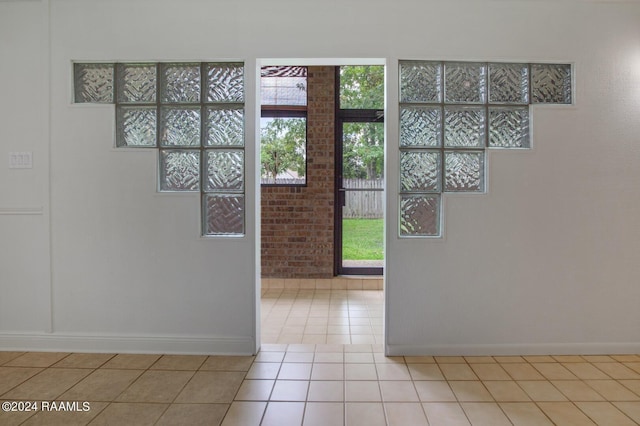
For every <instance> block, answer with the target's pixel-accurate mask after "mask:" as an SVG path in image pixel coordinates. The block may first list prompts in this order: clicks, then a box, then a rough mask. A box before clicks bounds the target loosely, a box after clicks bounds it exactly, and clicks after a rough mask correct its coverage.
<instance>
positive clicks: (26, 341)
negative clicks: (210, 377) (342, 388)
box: [0, 333, 255, 355]
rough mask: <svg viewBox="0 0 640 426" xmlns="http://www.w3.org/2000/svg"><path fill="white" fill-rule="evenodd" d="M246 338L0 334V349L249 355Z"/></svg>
mask: <svg viewBox="0 0 640 426" xmlns="http://www.w3.org/2000/svg"><path fill="white" fill-rule="evenodd" d="M254 348H255V341H254V339H253V338H250V337H246V338H243V337H238V338H235V337H219V336H210V337H209V336H193V337H188V336H187V337H182V336H111V335H76V334H58V333H52V334H46V333H43V334H20V333H0V351H37V352H93V353H95V352H99V353H140V354H145V353H148V354H151V353H153V354H180V355H252V354H254V352H255V350H254Z"/></svg>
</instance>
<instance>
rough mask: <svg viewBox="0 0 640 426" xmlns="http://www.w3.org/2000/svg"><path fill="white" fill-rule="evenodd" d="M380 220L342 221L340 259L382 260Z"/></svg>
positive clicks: (381, 228) (381, 224)
mask: <svg viewBox="0 0 640 426" xmlns="http://www.w3.org/2000/svg"><path fill="white" fill-rule="evenodd" d="M383 232H384V231H383V220H382V219H343V221H342V259H345V260H382V258H383V257H382V251H383V244H382V237H383Z"/></svg>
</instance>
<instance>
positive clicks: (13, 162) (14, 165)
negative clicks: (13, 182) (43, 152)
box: [9, 151, 33, 169]
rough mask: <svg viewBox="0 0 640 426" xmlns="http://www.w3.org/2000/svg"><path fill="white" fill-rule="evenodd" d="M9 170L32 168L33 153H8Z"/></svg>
mask: <svg viewBox="0 0 640 426" xmlns="http://www.w3.org/2000/svg"><path fill="white" fill-rule="evenodd" d="M9 168H10V169H31V168H33V153H32V152H31V151H24V152H10V153H9Z"/></svg>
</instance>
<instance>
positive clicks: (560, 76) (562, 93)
mask: <svg viewBox="0 0 640 426" xmlns="http://www.w3.org/2000/svg"><path fill="white" fill-rule="evenodd" d="M531 101H532V102H533V103H543V104H545V103H547V104H570V103H571V65H562V64H532V65H531Z"/></svg>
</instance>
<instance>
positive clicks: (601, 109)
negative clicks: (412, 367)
mask: <svg viewBox="0 0 640 426" xmlns="http://www.w3.org/2000/svg"><path fill="white" fill-rule="evenodd" d="M310 16H313V17H314V19H313V20H311V21H310V20H309V17H310ZM638 40H640V5H638V4H634V3H631V2H630V3H622V2H615V3H611V2H603V3H600V2H596V1H577V0H576V1H572V0H567V1H563V2H552V1H548V2H547V1H542V2H528V1H518V0H514V1H491V0H481V1H468V0H453V1H421V2H418V1H411V0H401V1H394V2H383V1H379V0H375V1H364V0H362V1H360V0H356V1H353V2H344V1H339V0H330V1H317V2H309V4H305V7H300V3H299V2H294V1H290V0H274V1H270V2H262V1H257V0H223V1H218V2H204V1H200V0H185V1H179V2H178V1H172V0H155V1H151V0H112V1H106V0H104V1H102V0H95V1H86V0H42V1H38V0H33V1H20V2H18V1H8V2H7V1H0V57H1V60H0V93H2V97H1V98H0V117H2V125H1V126H0V147H1V150H0V191H1V193H0V230H1V231H2V235H3V238H2V240H0V248H1V249H0V250H1V253H2V256H1V257H0V267H1V268H2V269H1V273H0V294H1V296H0V349H39V350H65V351H72V350H73V351H81V350H82V351H130V352H132V351H136V352H173V353H180V352H181V353H250V352H253V351H254V350H255V341H256V338H255V336H256V320H255V318H256V317H255V314H256V281H257V280H256V276H258V274H259V271H258V270H257V268H258V266H257V265H258V264H259V259H258V258H257V254H256V253H258V255H259V252H258V251H257V249H256V248H257V247H258V238H257V235H258V234H259V230H258V228H257V225H256V223H257V220H256V218H257V216H256V209H257V207H258V203H256V198H257V195H256V194H257V191H256V184H255V181H256V174H255V173H254V169H255V168H256V164H255V161H254V159H255V157H256V154H257V153H256V149H255V138H254V137H253V135H254V134H255V64H256V63H257V61H258V60H260V59H261V58H300V59H310V58H383V59H385V60H386V62H387V64H388V67H387V73H388V87H387V94H388V96H387V102H388V105H387V116H386V122H387V178H388V181H387V185H388V190H387V200H388V202H387V241H386V245H387V260H386V261H387V265H386V277H385V278H386V288H387V292H386V297H387V310H386V322H387V324H386V333H387V351H388V353H390V354H418V353H432V354H446V353H459V354H481V353H493V354H500V353H505V354H506V353H569V352H580V353H596V352H629V351H632V352H638V351H640V335H638V330H639V329H640V309H638V306H640V286H639V285H638V282H640V280H639V278H640V266H639V265H638V262H637V261H636V259H637V257H638V253H639V249H640V238H639V237H640V226H639V225H640V196H639V195H640V189H639V187H638V183H639V182H640V167H637V164H636V163H637V159H638V156H639V154H640V152H639V148H638V136H637V135H638V134H640V124H638V120H637V119H636V117H637V116H638V113H639V112H640V43H638ZM226 59H229V60H243V61H245V62H246V64H247V70H248V72H247V99H248V103H247V112H248V115H247V128H246V131H247V163H246V167H247V173H246V178H247V236H246V237H245V238H240V239H202V238H200V237H199V206H200V203H199V200H198V196H197V195H192V194H160V193H157V192H156V190H155V188H156V167H157V166H156V162H157V158H156V154H155V153H154V152H153V151H143V150H139V151H138V150H116V149H114V148H113V145H114V107H113V106H112V105H104V106H88V105H74V104H72V103H71V92H72V78H71V73H72V66H71V64H72V61H74V60H76V61H93V60H95V61H136V60H138V61H167V60H195V61H207V60H226ZM399 59H432V60H439V59H442V60H482V61H523V62H538V61H541V62H547V61H549V62H562V63H572V64H573V65H574V71H575V81H576V85H575V92H574V94H575V105H572V106H535V107H533V149H532V150H529V151H492V152H491V153H490V155H489V165H488V178H487V179H488V180H487V188H488V193H487V194H484V195H445V196H444V202H445V208H444V217H445V222H444V238H443V239H420V240H407V239H398V238H397V219H398V212H397V209H398V207H397V200H398V187H399V185H398V178H397V174H398V170H397V166H398V155H397V148H398V137H397V134H398V125H397V120H398V108H397V101H398V89H397V83H396V82H397V77H398V75H397V61H398V60H399ZM16 151H32V152H33V155H34V167H33V169H28V170H15V169H8V159H7V157H8V153H9V152H16ZM3 158H4V159H5V160H2V159H3ZM5 236H6V238H5Z"/></svg>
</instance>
